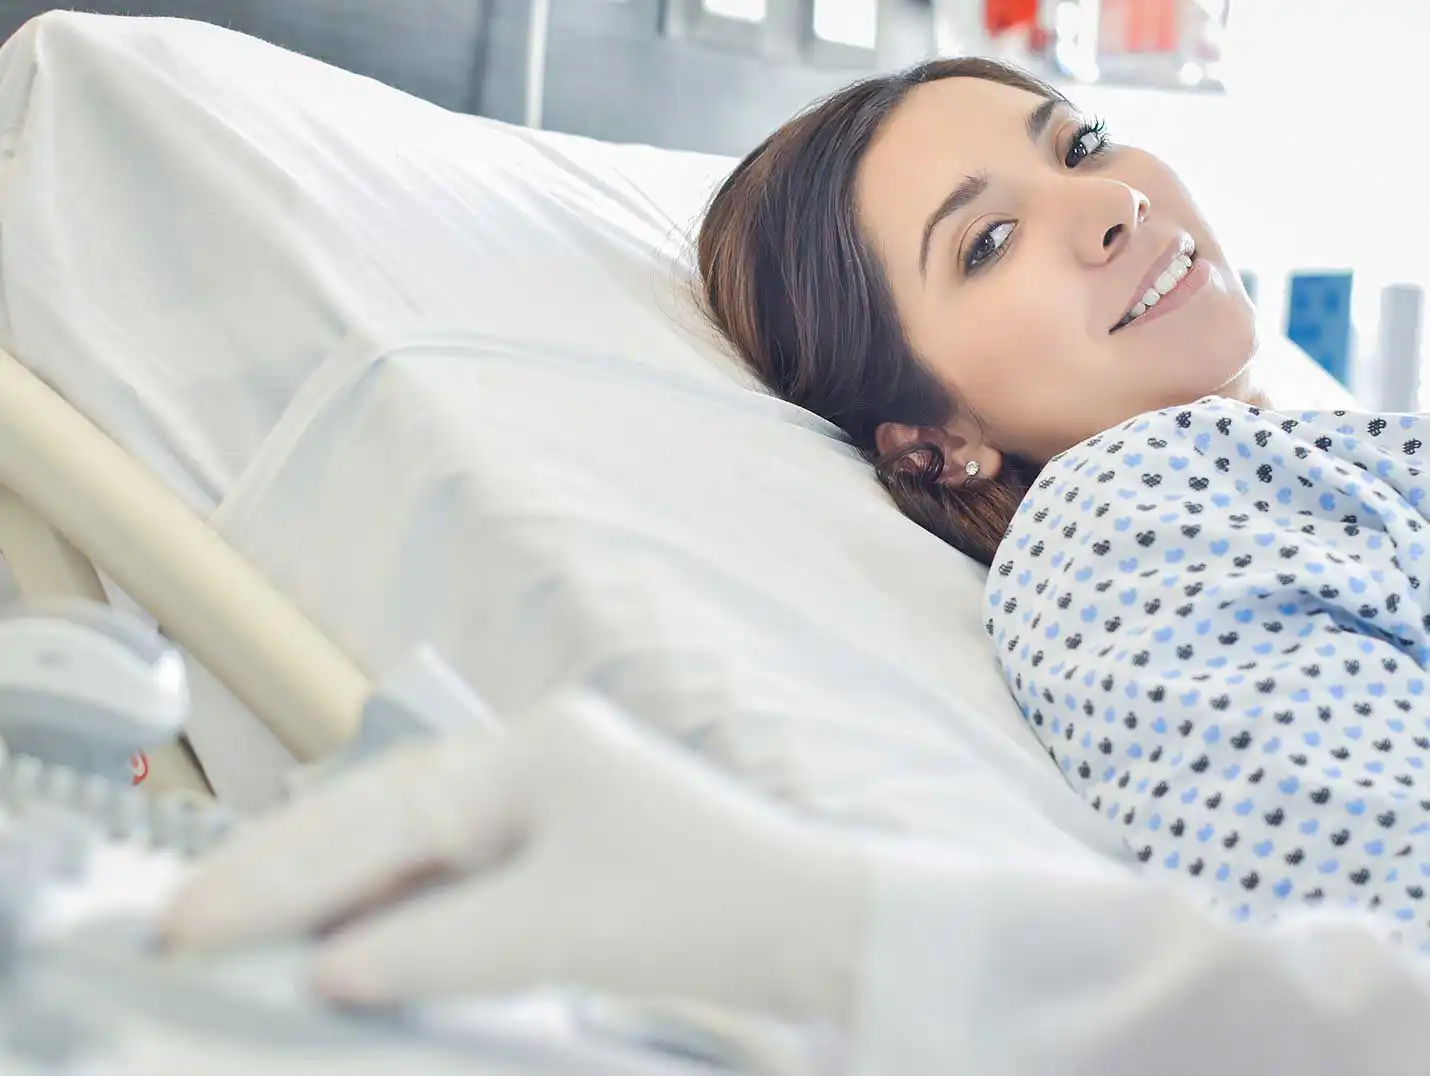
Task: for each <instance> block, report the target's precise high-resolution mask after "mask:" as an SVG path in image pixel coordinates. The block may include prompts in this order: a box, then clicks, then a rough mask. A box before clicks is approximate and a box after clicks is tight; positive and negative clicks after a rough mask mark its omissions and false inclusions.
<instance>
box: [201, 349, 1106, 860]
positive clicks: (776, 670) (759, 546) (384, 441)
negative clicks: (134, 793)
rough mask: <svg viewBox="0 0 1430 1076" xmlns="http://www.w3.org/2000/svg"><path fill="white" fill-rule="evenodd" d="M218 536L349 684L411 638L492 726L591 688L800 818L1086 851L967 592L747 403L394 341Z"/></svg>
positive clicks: (759, 407)
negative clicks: (469, 687) (291, 604)
mask: <svg viewBox="0 0 1430 1076" xmlns="http://www.w3.org/2000/svg"><path fill="white" fill-rule="evenodd" d="M213 522H214V525H215V527H216V528H217V529H218V531H219V533H220V534H222V535H223V536H224V537H225V538H227V539H229V540H230V541H232V542H233V543H234V544H235V545H236V546H238V547H239V548H241V549H244V550H245V551H247V552H248V553H249V555H250V556H252V557H253V558H255V560H256V562H257V564H258V566H259V567H260V569H261V570H263V571H264V573H265V574H266V575H268V576H269V577H270V578H272V579H273V580H275V581H276V582H277V584H278V585H279V586H280V587H282V588H283V589H284V590H285V591H287V592H288V593H289V594H290V595H292V596H293V598H294V599H295V600H296V601H297V602H298V603H299V605H300V606H301V607H303V608H304V609H307V610H308V611H309V612H310V613H311V615H312V616H313V617H314V619H315V620H316V621H317V623H318V625H319V626H320V627H321V628H323V629H325V630H327V631H329V632H330V633H331V634H332V635H333V636H334V638H335V639H336V640H337V641H338V643H339V645H341V646H343V647H344V648H346V649H348V650H349V651H350V652H351V653H353V654H354V655H355V656H356V657H357V658H358V660H359V661H360V662H363V663H365V664H367V665H368V666H369V667H372V668H383V667H388V666H391V665H393V664H395V663H396V662H397V661H399V660H400V659H401V658H402V657H403V656H404V655H405V654H406V653H408V652H409V651H410V649H411V648H412V647H414V646H415V645H417V644H419V643H429V644H431V645H434V646H435V647H436V649H437V650H438V651H439V652H440V653H442V654H444V655H445V656H446V657H447V658H448V659H449V660H450V661H452V662H453V663H454V665H455V666H456V668H457V669H458V670H459V671H460V672H461V673H463V674H464V675H465V676H466V677H467V678H468V679H469V680H470V681H471V682H472V684H473V685H474V686H475V687H476V688H477V689H478V691H479V692H481V693H482V694H483V695H484V696H485V697H486V698H487V699H488V700H489V701H490V702H492V703H493V704H494V705H495V706H496V707H497V708H498V709H499V710H503V711H507V710H512V709H517V708H520V707H521V706H522V705H523V704H524V703H526V702H528V701H530V700H531V699H533V698H534V697H536V696H537V695H539V694H540V693H541V692H542V691H544V690H548V689H550V688H551V687H552V686H553V685H556V684H561V683H567V682H572V681H575V680H587V681H591V680H594V681H596V682H599V683H600V684H602V685H604V686H605V687H606V688H607V689H608V690H609V691H610V692H611V693H612V694H613V695H614V696H615V697H616V698H618V699H619V700H620V701H621V702H622V703H624V704H625V705H626V706H628V707H629V708H630V709H631V711H632V712H634V713H635V714H637V715H639V716H640V717H641V718H643V719H645V720H647V721H649V722H650V723H652V724H653V725H655V726H657V727H661V728H663V729H665V730H667V731H668V732H670V733H671V734H672V735H674V736H676V737H677V738H679V739H680V740H682V741H683V742H686V743H688V744H691V745H692V746H694V747H696V748H697V749H698V750H700V751H701V752H702V753H704V754H705V755H707V756H708V757H710V758H712V759H714V760H715V761H717V762H719V763H721V764H723V765H726V766H728V767H730V768H731V769H733V770H735V771H736V772H738V773H740V774H742V775H743V776H745V777H746V778H747V779H749V780H751V781H753V782H755V783H756V784H758V785H760V786H761V787H763V788H765V789H767V790H769V791H770V792H772V793H774V794H775V795H778V796H781V797H783V798H785V799H787V800H791V801H794V802H796V803H799V804H803V805H806V806H810V807H813V808H816V809H818V810H820V811H822V812H828V813H831V814H837V815H840V816H844V817H849V818H857V819H862V820H865V821H871V822H877V823H884V824H888V825H893V826H898V827H902V828H910V829H919V830H923V831H934V830H937V829H938V828H939V827H940V825H941V824H944V823H947V824H949V825H950V826H953V825H958V826H959V828H960V831H962V830H963V828H964V827H965V826H966V819H967V818H968V816H969V814H970V812H973V813H988V812H989V811H990V807H989V805H990V804H995V803H996V804H999V805H1001V807H1000V811H1001V812H1002V813H1004V814H1007V815H1009V817H1008V824H1009V825H1026V819H1027V818H1034V819H1041V822H1040V823H1039V824H1041V825H1042V826H1044V827H1045V828H1048V829H1050V830H1052V829H1055V828H1056V827H1057V826H1059V825H1063V826H1066V827H1067V828H1068V829H1069V830H1071V831H1072V832H1075V833H1078V834H1080V835H1081V836H1082V837H1083V838H1085V839H1087V840H1090V841H1093V842H1094V843H1096V842H1097V841H1098V840H1099V839H1100V837H1099V836H1098V835H1099V833H1100V826H1099V824H1098V822H1097V820H1096V819H1095V818H1093V817H1092V816H1091V815H1090V813H1089V812H1086V811H1085V810H1083V809H1082V808H1081V806H1080V804H1077V803H1076V802H1075V801H1074V800H1073V799H1072V798H1071V793H1070V791H1069V789H1068V788H1067V786H1066V785H1065V783H1064V782H1063V780H1062V778H1061V776H1060V775H1059V774H1058V773H1057V771H1056V769H1055V768H1054V767H1052V766H1051V765H1050V764H1049V763H1048V762H1047V760H1046V756H1045V755H1043V753H1042V752H1041V749H1040V748H1038V747H1037V745H1036V744H1035V743H1034V742H1033V740H1032V737H1031V736H1030V735H1029V734H1028V732H1027V730H1026V727H1025V725H1024V723H1023V722H1022V720H1021V718H1020V716H1019V715H1018V713H1017V710H1016V708H1015V707H1014V706H1013V704H1012V702H1011V701H1010V699H1009V697H1008V695H1007V693H1006V691H1005V689H1004V687H1003V685H1002V683H1001V681H1000V680H999V679H998V677H997V674H996V673H995V672H994V669H993V663H992V661H991V659H990V654H989V652H988V650H987V647H988V643H987V641H986V639H984V637H983V634H982V632H981V631H980V630H979V628H978V623H977V621H978V618H979V613H978V610H977V602H978V595H979V592H980V589H981V585H982V572H981V571H980V570H979V569H978V568H976V567H975V566H974V565H972V564H971V563H969V562H968V561H967V560H965V559H964V558H962V557H961V556H959V555H958V554H956V553H954V552H953V551H952V550H951V549H949V548H948V547H947V546H944V545H943V544H942V543H940V542H939V541H938V540H937V539H935V538H933V537H932V536H930V535H928V534H927V533H925V532H924V531H923V530H921V529H920V528H918V527H917V526H915V525H913V524H912V523H910V522H908V521H907V520H905V519H903V518H902V517H901V516H900V515H899V514H898V513H897V512H896V511H895V510H894V509H893V507H892V506H891V505H890V504H889V503H888V500H887V498H886V497H885V496H884V494H883V492H882V490H881V489H880V488H879V487H878V485H877V483H876V482H875V480H874V478H873V477H872V475H871V473H870V470H869V468H868V467H867V465H866V464H865V463H864V462H863V461H862V460H861V459H860V458H859V457H858V455H857V454H856V453H854V452H853V451H852V450H851V449H849V448H848V447H847V446H846V445H845V444H843V442H842V440H841V439H840V438H839V437H838V436H837V435H836V434H835V432H834V431H832V430H831V428H830V427H828V426H826V425H825V424H824V423H823V422H821V421H820V420H818V419H816V418H814V417H813V416H811V415H809V414H808V413H806V412H804V411H801V410H799V409H797V408H792V407H790V406H788V405H786V404H783V403H782V402H780V401H777V400H774V399H772V398H770V397H768V396H766V395H763V394H759V393H754V392H750V391H748V390H745V389H741V388H739V387H737V386H734V385H727V384H721V383H718V382H713V381H709V380H706V379H702V378H698V377H693V376H689V375H686V374H682V373H678V372H674V371H669V370H659V369H656V368H653V367H652V366H650V365H648V364H644V363H641V362H638V361H634V360H631V359H628V358H625V357H623V356H609V355H600V354H597V353H592V352H590V351H587V350H584V349H571V350H565V351H562V350H557V349H552V348H550V347H541V348H533V347H531V346H529V345H526V344H523V343H520V342H511V341H504V340H501V339H499V338H495V337H491V336H486V335H480V336H479V335H475V334H471V333H465V332H460V331H451V332H432V331H428V332H423V333H416V334H412V335H411V336H409V337H408V338H407V339H405V340H404V341H403V342H401V343H396V344H394V345H393V346H391V347H388V348H378V349H376V350H374V351H371V352H368V353H365V354H364V353H361V352H358V351H354V352H352V353H350V354H349V355H347V356H344V357H342V358H341V359H339V360H335V361H334V362H332V363H330V364H329V365H328V366H327V367H326V368H325V369H324V370H323V371H321V372H320V374H319V375H318V376H317V377H315V378H314V379H313V381H312V382H310V384H309V386H308V387H307V389H306V390H305V392H304V394H303V396H302V398H300V399H299V400H298V401H297V402H296V403H295V405H294V407H293V409H292V410H291V411H290V413H289V414H288V415H287V416H286V417H285V419H284V421H283V423H281V424H280V427H279V429H278V430H277V431H276V432H275V434H274V436H273V437H272V438H270V440H269V443H268V445H267V446H266V447H265V450H264V452H263V454H262V455H261V457H260V458H259V460H257V461H256V462H255V464H254V465H253V466H252V467H251V468H250V470H249V472H248V473H247V475H246V476H245V478H244V480H243V481H242V482H241V483H240V485H239V487H238V488H236V489H235V490H234V491H233V493H232V494H231V495H230V497H229V498H228V500H227V501H226V502H225V504H224V505H223V506H222V507H221V508H220V509H219V510H218V512H217V513H216V515H215V517H214V520H213ZM198 746H199V748H200V751H201V752H202V751H203V749H204V744H203V742H202V737H200V739H199V741H198ZM225 755H227V757H230V758H232V757H234V754H233V753H232V752H220V753H214V754H213V757H214V759H215V762H216V763H217V765H218V767H219V771H218V772H215V771H214V770H213V769H212V768H211V775H212V776H214V777H215V779H216V780H217V781H218V783H219V784H220V785H221V786H223V785H225V784H227V785H229V786H230V787H234V786H235V784H243V783H245V782H251V781H252V780H253V778H254V776H255V775H254V772H253V767H252V756H251V755H250V756H249V759H248V761H246V762H245V765H244V769H245V772H243V773H232V774H226V773H223V772H221V771H222V768H223V766H224V757H225ZM1007 832H1009V830H1008V829H1007V828H1006V827H1005V826H1004V825H1003V824H1001V823H998V824H994V823H993V821H992V820H990V826H989V829H988V833H989V839H990V840H992V841H997V840H999V839H1000V838H1001V835H1003V834H1006V833H1007ZM1106 847H1107V848H1108V849H1109V850H1110V851H1111V850H1114V847H1115V846H1114V845H1113V844H1111V843H1107V844H1106Z"/></svg>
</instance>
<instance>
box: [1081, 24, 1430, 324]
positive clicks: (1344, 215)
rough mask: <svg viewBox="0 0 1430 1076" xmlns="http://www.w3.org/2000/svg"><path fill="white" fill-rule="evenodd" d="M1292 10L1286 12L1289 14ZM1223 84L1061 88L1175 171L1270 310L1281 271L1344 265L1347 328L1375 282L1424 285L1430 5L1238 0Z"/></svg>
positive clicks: (1369, 302)
mask: <svg viewBox="0 0 1430 1076" xmlns="http://www.w3.org/2000/svg"><path fill="white" fill-rule="evenodd" d="M1292 12H1295V13H1296V16H1297V17H1296V18H1295V19H1294V20H1292V19H1291V18H1290V13H1292ZM1232 18H1233V19H1234V20H1235V23H1234V26H1233V29H1234V38H1233V46H1234V48H1235V50H1236V51H1235V52H1234V53H1233V54H1232V55H1231V57H1230V70H1229V73H1228V81H1229V83H1230V87H1229V92H1228V94H1227V95H1226V96H1225V97H1213V96H1210V95H1198V94H1181V93H1152V92H1138V91H1127V90H1122V91H1118V90H1108V89H1103V88H1100V87H1068V91H1069V95H1070V96H1072V97H1073V98H1074V100H1076V101H1077V102H1078V104H1079V105H1081V106H1082V107H1083V108H1085V109H1087V110H1089V111H1092V112H1095V113H1097V114H1099V115H1101V116H1103V118H1105V119H1106V120H1107V121H1108V125H1109V128H1110V133H1111V135H1112V137H1113V138H1114V139H1118V140H1122V141H1126V142H1129V143H1135V144H1137V145H1140V146H1143V147H1144V148H1147V149H1150V150H1152V151H1154V152H1156V153H1158V154H1159V155H1161V156H1162V157H1164V158H1165V159H1166V160H1168V161H1169V162H1171V163H1172V165H1173V166H1174V167H1175V168H1176V169H1177V171H1178V172H1179V173H1180V174H1181V176H1182V177H1183V179H1184V180H1185V181H1186V183H1187V185H1188V186H1189V187H1190V188H1191V190H1192V193H1193V194H1194V195H1195V196H1196V199H1197V201H1198V203H1199V204H1200V205H1201V206H1202V208H1203V209H1204V210H1205V212H1206V214H1207V216H1208V219H1210V220H1211V222H1212V224H1213V227H1215V228H1216V230H1217V232H1218V235H1219V236H1220V238H1221V239H1222V240H1223V243H1224V244H1225V245H1226V247H1227V249H1228V251H1229V253H1230V255H1231V257H1232V258H1233V259H1234V260H1236V261H1237V262H1238V263H1239V264H1240V265H1242V266H1243V267H1246V268H1251V269H1253V270H1255V271H1256V272H1257V273H1258V274H1259V276H1260V278H1261V284H1262V310H1263V314H1264V316H1265V317H1266V318H1267V319H1268V322H1269V323H1270V324H1278V325H1279V324H1280V323H1282V321H1283V320H1284V293H1283V291H1282V288H1281V285H1282V282H1283V281H1284V277H1285V274H1286V273H1287V272H1288V271H1289V270H1291V269H1293V268H1294V269H1309V268H1333V269H1336V268H1342V269H1343V268H1353V269H1355V271H1356V274H1357V278H1356V297H1357V302H1356V305H1357V309H1358V315H1359V316H1358V318H1357V325H1358V330H1359V331H1360V332H1361V333H1362V334H1363V335H1364V334H1373V333H1374V331H1375V325H1374V319H1375V313H1374V312H1375V309H1376V303H1377V302H1378V293H1379V289H1380V287H1381V285H1383V284H1384V283H1387V282H1390V281H1392V280H1409V281H1413V282H1416V283H1418V284H1420V285H1421V286H1423V287H1430V200H1427V196H1426V184H1425V183H1424V182H1423V179H1422V177H1423V176H1424V174H1425V170H1426V168H1427V165H1430V122H1427V116H1426V114H1425V110H1426V109H1427V107H1430V104H1427V101H1426V79H1425V73H1426V71H1427V70H1430V53H1427V45H1430V10H1426V5H1423V4H1422V3H1420V2H1418V0H1416V2H1407V0H1355V2H1354V3H1352V2H1350V0H1238V2H1237V3H1236V4H1235V5H1234V7H1233V11H1232Z"/></svg>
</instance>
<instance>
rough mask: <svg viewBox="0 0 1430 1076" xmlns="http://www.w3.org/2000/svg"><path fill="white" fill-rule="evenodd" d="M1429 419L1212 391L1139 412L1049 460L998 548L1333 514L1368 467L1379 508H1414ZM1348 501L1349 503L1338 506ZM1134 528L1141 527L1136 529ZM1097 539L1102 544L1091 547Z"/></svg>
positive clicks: (1357, 492)
mask: <svg viewBox="0 0 1430 1076" xmlns="http://www.w3.org/2000/svg"><path fill="white" fill-rule="evenodd" d="M1427 444H1430V418H1427V417H1426V416H1421V415H1381V414H1375V413H1357V412H1350V411H1345V410H1339V411H1288V410H1275V411H1273V410H1270V409H1266V408H1261V407H1256V406H1253V405H1249V404H1246V403H1243V402H1241V401H1238V400H1231V399H1226V398H1222V397H1207V398H1204V399H1201V400H1198V401H1196V402H1195V403H1191V404H1187V405H1185V406H1179V407H1169V408H1163V409H1161V410H1158V411H1151V412H1147V413H1145V414H1141V415H1137V416H1135V417H1133V418H1131V419H1128V420H1127V421H1126V422H1123V423H1120V424H1118V425H1117V426H1115V427H1113V428H1111V429H1108V430H1105V431H1103V432H1101V433H1099V434H1097V435H1095V436H1093V437H1090V438H1088V439H1087V440H1085V441H1083V442H1081V443H1080V444H1078V445H1075V446H1073V447H1072V448H1070V449H1068V450H1067V451H1066V452H1063V453H1060V454H1059V455H1057V456H1055V457H1054V458H1053V459H1052V460H1050V461H1049V462H1048V464H1047V466H1046V467H1044V468H1043V470H1042V472H1041V473H1040V474H1039V475H1038V477H1037V479H1036V480H1035V481H1034V483H1033V485H1032V488H1030V489H1029V491H1028V493H1027V495H1026V496H1025V497H1024V498H1023V502H1022V503H1021V504H1020V505H1019V507H1018V510H1017V511H1016V512H1015V513H1014V515H1013V518H1012V520H1011V521H1010V523H1009V527H1008V530H1007V533H1006V535H1005V538H1004V542H1003V545H1002V546H1000V549H999V551H998V555H999V557H1001V558H1006V557H1007V556H1010V555H1012V554H1013V553H1014V552H1015V551H1017V550H1021V549H1023V548H1025V547H1028V546H1034V547H1036V546H1037V545H1039V544H1040V543H1042V542H1045V541H1046V542H1056V543H1057V544H1058V545H1059V546H1060V547H1061V548H1063V549H1065V550H1067V551H1068V552H1069V553H1072V552H1073V550H1074V548H1076V545H1074V546H1072V547H1070V546H1069V545H1068V543H1067V539H1068V538H1070V537H1071V535H1072V533H1073V532H1078V533H1080V534H1081V535H1082V536H1083V537H1084V538H1086V537H1087V536H1088V535H1089V534H1090V533H1094V532H1096V533H1098V534H1099V535H1101V534H1102V533H1103V532H1106V531H1108V530H1109V525H1111V526H1112V528H1113V531H1114V533H1109V534H1107V535H1106V536H1105V537H1106V541H1107V542H1110V543H1111V544H1112V545H1114V546H1116V545H1118V544H1120V539H1121V538H1124V537H1126V536H1125V535H1124V534H1121V533H1120V532H1116V528H1117V526H1118V525H1121V526H1123V527H1126V526H1127V523H1126V521H1127V520H1129V519H1131V520H1135V521H1138V522H1140V523H1141V524H1143V525H1144V527H1145V524H1146V523H1147V522H1148V521H1151V520H1159V521H1160V520H1162V519H1163V517H1168V518H1169V517H1170V516H1172V515H1176V514H1194V515H1197V516H1199V517H1200V518H1199V520H1198V523H1197V525H1199V526H1200V527H1201V528H1202V529H1203V530H1207V529H1209V527H1210V526H1212V525H1213V520H1215V519H1216V518H1218V517H1223V516H1225V517H1227V519H1228V521H1229V522H1230V523H1239V522H1240V521H1239V518H1238V517H1240V516H1241V515H1245V514H1246V513H1250V514H1251V515H1252V516H1255V517H1265V518H1266V519H1268V520H1269V521H1279V520H1281V519H1284V520H1285V521H1286V522H1287V523H1288V524H1289V523H1290V517H1292V516H1298V515H1299V516H1323V515H1326V514H1328V513H1337V514H1336V519H1337V520H1339V519H1340V516H1342V515H1345V514H1347V513H1354V512H1355V511H1356V510H1357V507H1358V505H1359V502H1360V499H1361V497H1362V495H1363V493H1364V492H1365V490H1364V488H1363V487H1365V486H1366V478H1367V476H1366V472H1369V477H1371V478H1373V479H1375V480H1377V482H1378V483H1379V487H1378V488H1377V490H1376V497H1377V498H1378V499H1383V500H1384V503H1385V504H1386V506H1387V507H1390V506H1391V503H1392V502H1397V501H1399V502H1402V504H1403V506H1404V507H1407V508H1412V509H1414V508H1416V507H1417V506H1418V505H1419V504H1420V502H1421V500H1422V498H1423V497H1424V496H1425V495H1426V492H1427V489H1426V487H1427V486H1430V480H1427V479H1426V477H1425V474H1426V473H1427V468H1430V460H1427V459H1426V458H1425V457H1426V455H1427V454H1430V452H1427V448H1426V445H1427ZM1348 506H1349V507H1348ZM1134 533H1140V530H1136V531H1134ZM1099 544H1103V543H1099Z"/></svg>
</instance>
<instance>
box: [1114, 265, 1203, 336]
mask: <svg viewBox="0 0 1430 1076" xmlns="http://www.w3.org/2000/svg"><path fill="white" fill-rule="evenodd" d="M1196 257H1197V255H1196V251H1195V250H1193V249H1189V248H1184V249H1182V250H1179V251H1178V252H1177V253H1176V254H1174V255H1173V256H1172V259H1171V261H1169V262H1168V263H1167V265H1166V266H1165V267H1164V268H1163V269H1162V271H1161V272H1160V273H1158V274H1157V276H1156V277H1155V278H1153V280H1152V281H1151V282H1150V283H1149V284H1148V286H1147V288H1146V289H1145V290H1144V291H1143V292H1142V294H1141V295H1140V296H1138V297H1137V299H1136V300H1135V301H1134V302H1133V304H1132V306H1131V307H1130V308H1129V309H1128V311H1127V313H1125V314H1123V315H1122V320H1121V321H1119V322H1118V323H1117V324H1116V325H1114V326H1113V327H1112V328H1111V329H1110V330H1108V331H1109V332H1117V331H1118V330H1119V329H1125V328H1126V327H1127V326H1129V325H1131V324H1132V323H1133V322H1134V321H1136V320H1137V319H1138V318H1140V317H1142V316H1143V315H1144V314H1146V313H1147V312H1148V311H1149V310H1153V309H1155V308H1156V306H1157V304H1158V303H1159V302H1161V301H1162V299H1163V298H1165V297H1166V296H1168V295H1170V294H1171V293H1172V292H1174V291H1176V290H1177V287H1178V286H1179V285H1180V284H1181V283H1182V281H1183V280H1185V279H1186V277H1187V274H1188V273H1190V272H1191V271H1192V266H1193V265H1194V264H1195V263H1196Z"/></svg>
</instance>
